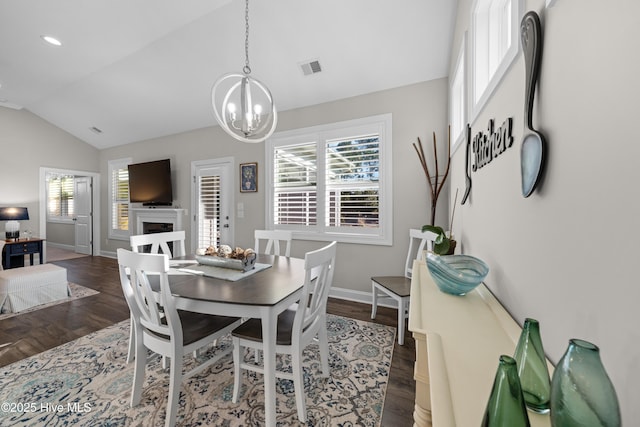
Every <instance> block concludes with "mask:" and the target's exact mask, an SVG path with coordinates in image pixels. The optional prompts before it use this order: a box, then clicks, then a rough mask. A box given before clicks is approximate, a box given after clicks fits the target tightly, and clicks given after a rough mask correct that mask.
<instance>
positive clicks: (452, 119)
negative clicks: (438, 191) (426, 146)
mask: <svg viewBox="0 0 640 427" xmlns="http://www.w3.org/2000/svg"><path fill="white" fill-rule="evenodd" d="M466 38H467V37H466V34H465V36H464V37H463V39H462V44H461V46H460V52H459V53H458V59H457V61H456V65H455V68H454V70H453V74H452V78H451V87H450V88H449V123H451V140H452V141H453V146H452V147H451V152H453V151H455V148H456V147H457V145H458V144H459V143H460V142H461V141H462V140H463V139H464V138H465V135H464V132H463V131H464V128H465V123H466V120H467V115H466V97H465V91H466V87H467V85H466V84H465V80H466V79H465V60H464V58H465V51H466Z"/></svg>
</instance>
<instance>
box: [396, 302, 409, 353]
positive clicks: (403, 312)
mask: <svg viewBox="0 0 640 427" xmlns="http://www.w3.org/2000/svg"><path fill="white" fill-rule="evenodd" d="M406 304H407V303H406V301H405V300H404V299H402V298H401V299H399V300H398V344H400V345H404V329H405V323H406V322H405V319H406V318H407V307H406Z"/></svg>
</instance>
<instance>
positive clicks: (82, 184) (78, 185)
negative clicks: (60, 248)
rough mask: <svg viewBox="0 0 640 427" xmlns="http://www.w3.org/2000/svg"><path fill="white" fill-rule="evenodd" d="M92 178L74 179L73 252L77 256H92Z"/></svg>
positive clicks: (81, 177)
mask: <svg viewBox="0 0 640 427" xmlns="http://www.w3.org/2000/svg"><path fill="white" fill-rule="evenodd" d="M91 184H92V178H91V177H88V176H80V177H76V178H75V187H74V191H75V193H74V204H75V206H74V210H75V216H74V217H73V222H74V224H75V225H74V231H75V235H76V237H75V251H76V252H77V253H79V254H86V255H92V254H93V247H92V239H93V228H92V226H91V224H92V221H91V219H92V216H93V215H92V204H91V199H92V194H91V192H92V185H91Z"/></svg>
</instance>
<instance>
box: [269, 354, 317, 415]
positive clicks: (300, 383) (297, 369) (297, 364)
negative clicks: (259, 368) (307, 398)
mask: <svg viewBox="0 0 640 427" xmlns="http://www.w3.org/2000/svg"><path fill="white" fill-rule="evenodd" d="M291 368H292V370H293V371H292V372H293V390H294V392H295V394H296V406H297V408H298V419H299V420H300V421H301V422H303V423H306V422H307V407H306V405H305V402H304V378H303V376H304V375H303V371H302V349H300V350H299V351H296V352H294V353H293V354H292V355H291ZM266 374H267V373H266V372H265V375H266Z"/></svg>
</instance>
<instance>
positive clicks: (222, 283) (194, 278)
mask: <svg viewBox="0 0 640 427" xmlns="http://www.w3.org/2000/svg"><path fill="white" fill-rule="evenodd" d="M256 262H258V263H261V264H270V265H271V267H269V268H267V269H265V270H262V271H258V272H256V273H254V274H251V275H249V276H247V277H245V278H242V279H240V280H238V281H235V282H230V281H227V280H223V279H216V278H213V277H206V276H202V275H170V276H169V283H170V286H171V293H172V294H173V295H175V296H177V297H182V298H190V299H194V300H201V301H209V302H224V303H228V304H244V305H261V306H272V305H276V304H277V303H278V302H280V301H282V300H283V299H285V298H286V297H288V296H289V295H291V294H292V293H293V292H295V291H297V290H298V289H300V288H301V287H302V285H303V283H304V275H305V270H304V260H303V259H300V258H287V257H284V256H273V255H258V257H257V258H256Z"/></svg>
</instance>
